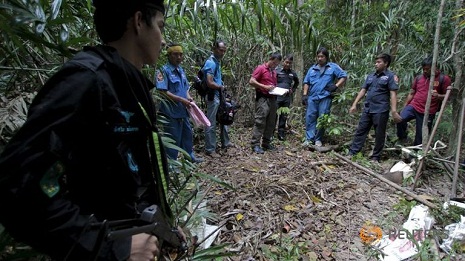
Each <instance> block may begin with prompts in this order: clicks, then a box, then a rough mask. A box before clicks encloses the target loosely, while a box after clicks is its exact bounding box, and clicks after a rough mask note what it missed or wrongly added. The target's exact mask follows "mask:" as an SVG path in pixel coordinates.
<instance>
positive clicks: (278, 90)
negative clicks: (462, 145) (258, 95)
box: [268, 87, 289, 96]
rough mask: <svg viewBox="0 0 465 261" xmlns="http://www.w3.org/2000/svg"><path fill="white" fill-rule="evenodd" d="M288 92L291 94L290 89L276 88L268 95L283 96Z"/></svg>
mask: <svg viewBox="0 0 465 261" xmlns="http://www.w3.org/2000/svg"><path fill="white" fill-rule="evenodd" d="M288 92H289V89H285V88H281V87H275V88H274V89H273V90H271V91H269V92H268V93H269V94H271V95H277V96H283V95H284V94H286V93H288Z"/></svg>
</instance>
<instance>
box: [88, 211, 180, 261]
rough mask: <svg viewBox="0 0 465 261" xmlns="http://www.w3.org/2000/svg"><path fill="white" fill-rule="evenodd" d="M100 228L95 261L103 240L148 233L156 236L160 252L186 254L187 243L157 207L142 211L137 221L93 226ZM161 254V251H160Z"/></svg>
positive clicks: (105, 222) (119, 221) (104, 223)
mask: <svg viewBox="0 0 465 261" xmlns="http://www.w3.org/2000/svg"><path fill="white" fill-rule="evenodd" d="M95 225H96V226H99V227H100V232H99V236H98V237H97V242H99V243H97V245H96V246H95V247H94V257H95V260H97V258H98V253H99V251H100V248H101V246H102V243H103V241H104V240H115V239H119V238H125V237H130V236H133V235H137V234H141V233H148V234H152V235H154V236H156V237H157V238H158V241H159V242H160V246H161V249H162V250H171V249H173V250H175V251H176V252H177V253H180V254H185V253H186V252H187V243H186V241H185V240H184V238H183V237H182V235H181V233H180V232H179V230H177V229H176V228H173V227H171V226H170V225H169V224H168V222H167V221H166V220H165V216H164V215H163V213H162V211H161V210H160V209H159V207H158V206H157V205H151V206H149V207H147V208H145V209H144V211H143V212H142V213H141V215H140V217H139V218H137V219H127V220H117V221H103V222H102V223H99V224H95ZM160 253H161V251H160Z"/></svg>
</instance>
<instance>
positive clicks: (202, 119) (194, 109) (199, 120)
mask: <svg viewBox="0 0 465 261" xmlns="http://www.w3.org/2000/svg"><path fill="white" fill-rule="evenodd" d="M187 111H188V112H189V115H190V117H191V119H192V122H193V123H194V127H196V128H205V127H210V125H211V123H210V121H209V120H208V118H207V117H206V116H205V114H204V113H203V112H202V110H201V109H200V108H199V107H198V106H197V104H195V103H193V102H192V103H191V106H190V107H189V108H187Z"/></svg>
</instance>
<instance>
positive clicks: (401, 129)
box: [397, 105, 435, 146]
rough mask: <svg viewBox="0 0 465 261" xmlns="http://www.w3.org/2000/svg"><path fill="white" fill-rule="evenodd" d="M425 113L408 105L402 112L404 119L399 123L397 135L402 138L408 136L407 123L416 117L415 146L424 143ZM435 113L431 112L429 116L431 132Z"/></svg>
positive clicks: (429, 129) (401, 115)
mask: <svg viewBox="0 0 465 261" xmlns="http://www.w3.org/2000/svg"><path fill="white" fill-rule="evenodd" d="M424 116H425V115H424V114H423V113H419V112H417V111H416V110H415V109H414V108H413V106H412V105H407V106H405V108H403V109H402V111H401V112H400V117H402V121H401V122H399V123H397V137H398V138H399V139H401V140H403V139H406V138H407V125H408V124H407V123H408V122H409V121H411V120H413V119H415V141H414V143H413V145H414V146H416V145H420V144H422V139H423V138H422V126H423V118H424ZM434 117H435V114H430V115H429V118H428V124H427V125H428V131H429V132H431V127H432V125H433V120H434Z"/></svg>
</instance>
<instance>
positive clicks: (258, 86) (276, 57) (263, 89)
mask: <svg viewBox="0 0 465 261" xmlns="http://www.w3.org/2000/svg"><path fill="white" fill-rule="evenodd" d="M282 58H283V57H282V55H281V54H279V53H274V54H272V55H271V57H270V59H269V60H268V62H266V63H264V64H260V65H259V66H257V67H256V68H255V70H254V71H253V73H252V77H251V78H250V81H249V84H250V85H252V87H255V122H254V127H253V132H252V141H251V142H250V143H251V145H252V150H253V151H254V152H255V153H258V154H263V153H264V150H272V149H273V146H271V138H272V137H273V132H274V127H275V125H276V110H277V105H276V96H275V95H272V94H270V93H269V92H270V91H271V90H273V89H274V88H275V87H276V85H277V84H278V78H277V75H276V71H275V69H276V67H277V66H278V65H279V64H280V63H281V60H282ZM260 141H261V147H260Z"/></svg>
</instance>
